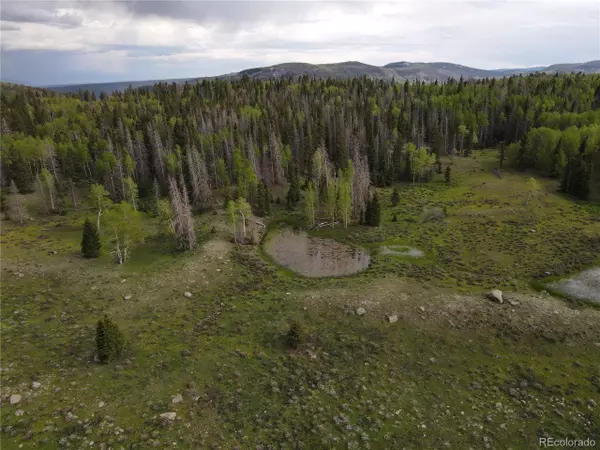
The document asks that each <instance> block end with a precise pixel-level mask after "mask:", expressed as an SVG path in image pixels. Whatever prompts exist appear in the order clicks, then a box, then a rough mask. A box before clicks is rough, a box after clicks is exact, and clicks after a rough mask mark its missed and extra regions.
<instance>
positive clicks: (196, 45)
mask: <svg viewBox="0 0 600 450" xmlns="http://www.w3.org/2000/svg"><path fill="white" fill-rule="evenodd" d="M0 8H1V10H0V18H1V22H0V32H1V39H0V48H1V55H0V56H1V58H0V78H1V79H2V80H3V81H10V82H16V83H23V84H30V85H34V86H52V85H61V84H76V83H93V82H112V81H134V80H156V79H171V78H192V77H201V76H213V75H219V74H225V73H231V72H237V71H239V70H243V69H247V68H250V67H257V66H265V65H273V64H278V63H283V62H308V63H312V64H319V63H332V62H342V61H361V62H364V63H367V64H373V65H385V64H387V63H390V62H397V61H410V62H417V61H418V62H433V61H446V62H453V63H457V64H463V65H467V66H472V67H477V68H482V69H498V68H513V67H534V66H544V65H550V64H555V63H567V62H569V63H571V62H585V61H590V60H597V59H600V0H397V1H393V2H358V1H349V2H329V1H309V0H307V1H295V2H291V1H262V2H258V1H218V2H217V1H212V2H211V1H199V0H190V1H176V0H166V1H165V0H162V1H159V0H149V1H112V0H80V1H66V0H61V1H56V0H38V1H35V2H29V1H24V0H18V1H6V0H1V2H0Z"/></svg>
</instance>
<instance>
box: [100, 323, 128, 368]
mask: <svg viewBox="0 0 600 450" xmlns="http://www.w3.org/2000/svg"><path fill="white" fill-rule="evenodd" d="M124 348H125V337H124V336H123V333H121V330H119V327H118V326H117V324H116V323H114V322H113V321H112V319H110V317H108V315H106V314H105V315H104V317H103V318H102V319H100V320H99V321H98V325H97V326H96V350H97V352H98V358H99V359H100V362H102V363H109V362H111V361H114V360H115V359H117V358H119V357H120V356H121V354H122V353H123V350H124Z"/></svg>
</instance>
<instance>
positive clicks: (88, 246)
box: [81, 217, 102, 258]
mask: <svg viewBox="0 0 600 450" xmlns="http://www.w3.org/2000/svg"><path fill="white" fill-rule="evenodd" d="M101 247H102V244H101V243H100V235H99V234H98V228H96V225H95V224H94V223H93V222H90V220H89V219H88V218H87V217H86V219H85V222H84V223H83V238H82V239H81V253H83V256H84V257H85V258H97V257H98V256H100V248H101Z"/></svg>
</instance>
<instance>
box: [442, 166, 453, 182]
mask: <svg viewBox="0 0 600 450" xmlns="http://www.w3.org/2000/svg"><path fill="white" fill-rule="evenodd" d="M444 180H446V184H450V183H451V182H452V169H450V166H446V170H445V171H444Z"/></svg>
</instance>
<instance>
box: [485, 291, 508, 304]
mask: <svg viewBox="0 0 600 450" xmlns="http://www.w3.org/2000/svg"><path fill="white" fill-rule="evenodd" d="M488 297H489V299H490V300H493V301H495V302H497V303H504V299H503V298H502V291H501V290H500V289H492V290H491V291H490V292H489V293H488Z"/></svg>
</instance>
